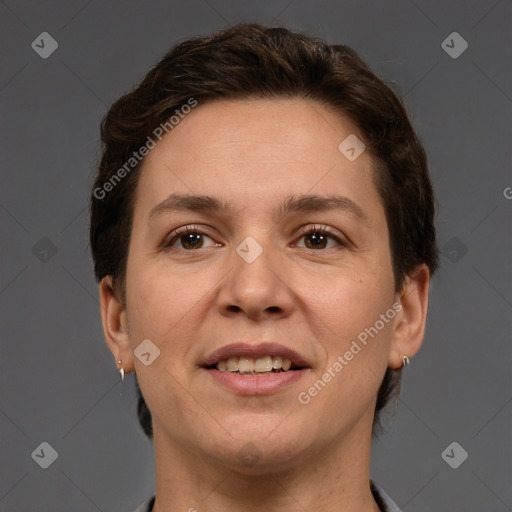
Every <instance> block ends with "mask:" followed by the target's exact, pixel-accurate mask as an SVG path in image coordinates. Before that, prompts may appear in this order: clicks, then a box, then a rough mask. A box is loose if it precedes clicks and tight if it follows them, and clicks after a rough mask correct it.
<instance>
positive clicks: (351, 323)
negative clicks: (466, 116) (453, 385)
mask: <svg viewBox="0 0 512 512" xmlns="http://www.w3.org/2000/svg"><path fill="white" fill-rule="evenodd" d="M351 134H355V135H356V136H358V138H359V139H362V138H363V137H362V136H361V135H360V132H359V131H358V129H357V127H356V126H354V124H353V123H351V122H350V121H349V120H348V119H346V118H343V117H341V116H340V114H338V113H335V112H333V111H331V110H329V109H327V108H326V107H325V106H322V105H320V104H319V103H316V102H312V101H306V100H301V99H293V100H291V99H283V100H254V101H249V100H243V101H233V102H227V101H219V102H215V103H210V104H205V105H201V104H199V105H198V106H197V107H196V108H195V109H193V110H192V112H191V113H190V114H188V115H187V116H186V117H185V118H184V119H183V120H181V122H180V124H179V125H178V126H177V127H175V128H174V130H173V131H172V132H170V133H169V134H168V135H166V136H165V137H164V138H163V139H162V141H161V142H159V143H158V144H157V146H156V147H155V148H154V149H152V150H151V151H150V153H149V154H148V156H147V157H146V158H145V160H144V163H143V166H142V170H141V175H140V181H139V185H138V188H137V194H136V198H135V202H134V217H133V219H134V220H133V227H132V234H131V241H130V247H129V255H128V263H127V274H126V275H127V277H126V311H125V320H126V322H127V331H128V339H129V343H130V346H131V350H132V351H135V350H136V349H137V347H138V346H139V345H140V344H141V342H142V341H143V340H148V339H149V340H151V343H150V344H149V345H148V347H150V348H149V352H150V353H151V354H153V355H151V356H149V359H150V360H151V361H152V362H151V363H150V364H148V365H145V364H143V363H142V362H141V361H140V360H139V358H137V357H133V358H132V359H130V361H128V360H126V364H127V365H129V364H133V368H134V369H135V371H136V372H137V378H138V382H139V385H140V387H141V389H142V392H143V394H144V396H145V399H146V402H147V404H148V406H149V409H150V410H151V413H152V417H153V428H154V431H155V442H156V439H157V437H158V438H159V439H164V438H165V439H166V443H167V444H168V445H173V446H181V447H183V449H185V450H188V451H189V452H191V453H194V454H196V455H199V456H202V457H203V458H204V457H206V458H208V459H209V460H212V461H218V462H222V463H223V464H226V465H228V466H232V467H238V466H240V465H241V464H244V463H245V465H246V466H248V465H250V464H248V463H247V458H249V459H251V457H252V459H253V462H255V461H256V460H257V462H258V463H257V464H253V466H254V467H258V468H265V467H267V466H268V467H270V466H271V467H272V468H274V469H277V468H279V467H281V466H282V467H286V466H287V465H290V464H293V463H294V461H297V460H298V459H300V458H301V457H308V456H310V455H311V454H313V453H318V452H319V451H321V450H322V449H327V447H328V446H332V443H333V442H338V441H340V442H341V440H343V439H344V438H347V437H348V436H349V435H351V434H350V433H351V432H353V431H354V429H356V428H364V430H365V432H366V433H367V434H368V435H369V432H370V430H371V423H372V419H373V413H374V408H375V400H376V395H377V391H378V388H379V385H380V383H381V381H382V378H383V375H384V373H385V370H386V367H387V366H388V365H389V362H390V361H389V354H390V344H391V342H392V335H393V329H394V327H393V326H394V323H395V322H396V320H397V319H396V317H395V318H393V316H394V315H392V314H391V313H390V310H391V312H393V313H396V309H395V310H393V304H394V303H395V301H396V297H395V294H394V282H393V272H392V267H391V256H390V247H389V235H388V228H387V224H386V219H385V212H384V209H383V206H382V203H381V199H380V197H379V194H378V192H377V189H376V187H375V183H374V176H373V173H374V170H373V163H372V159H371V157H370V155H369V154H368V152H367V151H364V152H363V153H362V154H361V155H360V156H359V157H357V158H356V159H355V160H350V159H348V158H347V156H345V154H343V153H342V152H341V151H340V149H338V146H339V145H340V143H341V142H342V141H343V140H344V139H346V137H347V136H349V135H351ZM348 154H349V155H350V152H349V153H348ZM171 195H174V197H175V198H176V197H177V196H181V195H191V196H209V197H211V198H214V199H216V200H217V201H218V202H219V203H220V204H221V205H225V206H226V209H225V210H224V209H222V208H221V209H216V208H205V206H206V205H207V204H209V203H208V202H207V201H204V200H203V201H195V202H194V205H195V206H194V205H192V204H191V203H188V205H189V206H190V207H191V208H190V209H189V208H186V207H185V206H186V204H185V203H184V201H181V202H180V204H181V206H180V205H176V202H177V201H174V202H173V201H171V200H170V199H169V197H170V196H171ZM303 196H318V197H319V198H326V197H328V196H330V197H334V196H338V197H340V198H344V199H341V200H340V201H339V202H338V203H337V204H335V205H334V206H333V207H330V208H329V204H327V205H323V207H320V206H322V205H321V201H318V200H317V201H313V200H309V201H308V200H306V199H304V198H303ZM301 198H302V201H300V199H301ZM290 199H292V200H293V199H295V203H293V201H291V200H290ZM291 205H292V206H293V205H295V206H294V207H291ZM200 206H201V207H200ZM287 206H288V208H287ZM184 229H185V230H187V231H188V232H187V231H183V230H184ZM177 230H178V231H177ZM386 312H387V313H386ZM381 315H384V316H385V318H384V319H383V317H382V316H381ZM379 319H381V320H380V321H379ZM384 320H385V321H384ZM376 322H377V324H376ZM370 328H373V330H372V329H370ZM365 329H367V331H365ZM368 330H369V331H368ZM375 331H377V333H376V334H375ZM364 332H366V343H363V341H362V340H363V339H364V338H365V336H364V334H362V333H364ZM369 332H371V333H372V335H369ZM146 343H148V342H146ZM233 344H234V345H233ZM266 344H269V345H266ZM228 345H233V346H232V347H227V346H228ZM356 346H357V347H359V350H358V349H357V348H356ZM155 347H157V349H158V350H159V351H160V352H159V355H158V356H157V357H156V358H154V354H156V352H153V351H155V350H156V348H155ZM226 347H227V348H226ZM224 348H225V350H222V349H224ZM219 350H220V352H219ZM292 351H293V352H292ZM146 352H148V350H146ZM350 354H352V357H350ZM279 355H281V357H282V359H283V360H285V359H289V360H290V361H291V362H292V364H293V366H292V369H290V370H288V371H287V372H285V371H279V372H276V371H273V372H272V373H271V374H262V375H252V374H234V373H230V372H229V370H227V371H226V370H224V363H222V362H220V369H217V366H216V363H217V362H219V361H225V360H227V359H228V358H232V361H231V363H228V364H231V365H235V366H231V368H235V367H237V366H236V365H237V364H238V365H239V366H238V367H239V368H240V369H242V368H243V369H244V371H245V370H247V371H249V369H250V368H251V366H250V365H251V362H252V361H256V360H260V361H259V362H257V361H256V364H257V365H266V364H269V365H271V366H273V365H274V364H276V366H279V364H278V363H276V360H277V361H279ZM210 356H211V357H210ZM268 356H270V357H271V359H270V360H269V359H268ZM129 357H130V356H128V358H129ZM147 357H148V356H146V358H147ZM240 358H241V359H240ZM342 361H343V362H342ZM286 364H287V363H286V362H285V363H284V365H285V366H286ZM244 365H248V366H244ZM269 367H270V366H269ZM258 368H259V369H261V368H262V366H258ZM258 368H257V369H258ZM319 381H321V382H320V383H319ZM315 383H316V387H315ZM249 442H250V443H252V444H251V445H248V444H247V443H249ZM244 461H245V462H244Z"/></svg>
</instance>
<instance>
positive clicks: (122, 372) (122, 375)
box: [117, 360, 124, 381]
mask: <svg viewBox="0 0 512 512" xmlns="http://www.w3.org/2000/svg"><path fill="white" fill-rule="evenodd" d="M121 363H122V361H121V360H119V361H117V364H121ZM119 373H120V374H121V381H124V368H120V369H119Z"/></svg>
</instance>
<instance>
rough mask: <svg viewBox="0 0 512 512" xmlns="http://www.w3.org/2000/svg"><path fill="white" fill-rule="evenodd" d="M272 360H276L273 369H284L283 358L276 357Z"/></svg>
mask: <svg viewBox="0 0 512 512" xmlns="http://www.w3.org/2000/svg"><path fill="white" fill-rule="evenodd" d="M272 359H273V360H274V361H273V363H272V368H274V370H279V368H282V367H283V358H282V357H281V356H276V357H273V358H272Z"/></svg>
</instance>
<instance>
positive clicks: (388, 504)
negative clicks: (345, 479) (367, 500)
mask: <svg viewBox="0 0 512 512" xmlns="http://www.w3.org/2000/svg"><path fill="white" fill-rule="evenodd" d="M370 488H371V490H372V493H373V496H374V498H375V501H377V504H378V505H379V507H380V508H381V509H382V511H383V512H402V511H401V510H400V509H399V508H398V505H397V504H396V503H395V502H394V501H393V500H392V499H391V498H390V497H389V495H388V494H387V493H386V491H385V490H384V489H383V488H382V487H381V486H380V485H379V484H377V483H376V482H374V481H373V480H370Z"/></svg>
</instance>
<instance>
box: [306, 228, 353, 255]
mask: <svg viewBox="0 0 512 512" xmlns="http://www.w3.org/2000/svg"><path fill="white" fill-rule="evenodd" d="M300 233H301V238H306V239H307V238H309V239H310V241H311V243H310V244H309V245H310V247H308V246H307V244H306V248H307V249H313V250H317V249H326V248H327V247H326V246H325V244H326V243H327V242H328V239H329V238H331V239H332V240H334V241H335V242H336V243H337V244H338V245H340V246H342V247H345V246H346V244H345V243H344V242H343V241H342V240H341V238H340V237H338V236H336V235H335V234H334V231H332V230H331V229H330V228H328V227H327V226H320V227H318V226H312V227H310V228H308V229H302V230H301V231H300Z"/></svg>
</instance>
